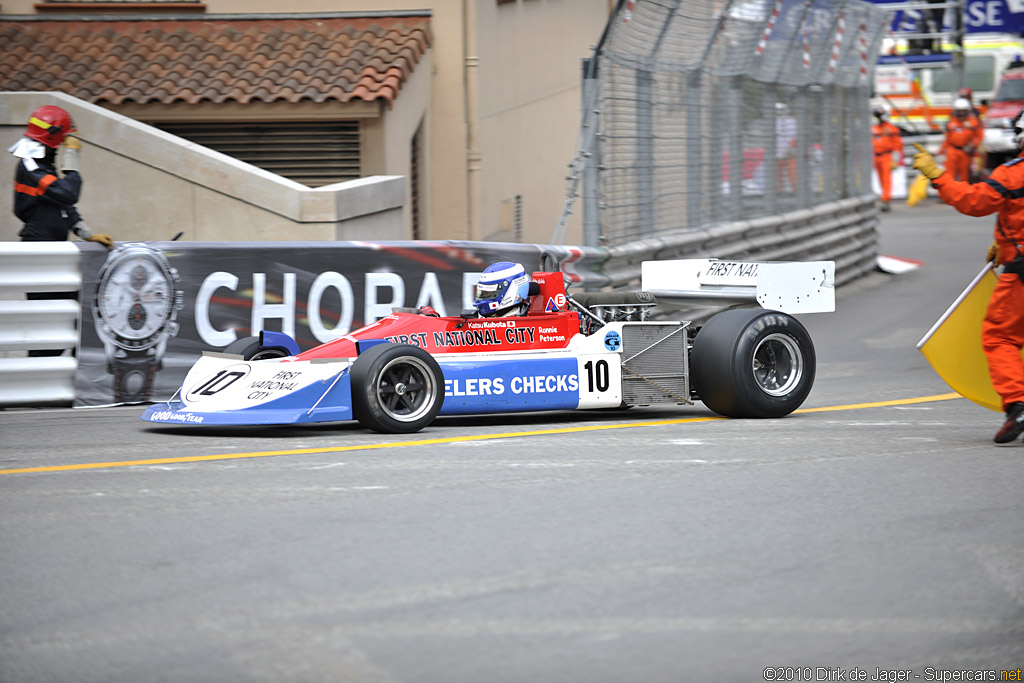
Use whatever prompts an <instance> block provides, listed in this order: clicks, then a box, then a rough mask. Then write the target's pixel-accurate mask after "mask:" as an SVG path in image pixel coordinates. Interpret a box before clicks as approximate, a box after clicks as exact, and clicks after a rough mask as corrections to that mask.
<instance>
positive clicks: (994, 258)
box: [985, 242, 999, 267]
mask: <svg viewBox="0 0 1024 683" xmlns="http://www.w3.org/2000/svg"><path fill="white" fill-rule="evenodd" d="M985 260H986V261H991V262H992V265H993V267H997V266H999V245H998V244H997V243H995V242H993V243H992V245H991V246H990V247H989V248H988V251H987V252H985Z"/></svg>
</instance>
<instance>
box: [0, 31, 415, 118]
mask: <svg viewBox="0 0 1024 683" xmlns="http://www.w3.org/2000/svg"><path fill="white" fill-rule="evenodd" d="M0 44H3V46H4V49H3V50H2V51H0V90H8V91H10V90H58V91H61V92H65V93H67V94H69V95H74V96H76V97H80V98H82V99H84V100H87V101H90V102H93V103H111V104H121V103H123V102H133V103H140V104H145V103H149V102H163V103H170V102H174V101H183V102H188V103H195V102H199V101H203V100H206V101H211V102H230V101H234V102H241V103H248V102H274V101H279V100H284V101H287V102H299V101H302V100H309V101H314V102H326V101H331V100H334V101H339V102H347V101H349V100H353V99H363V100H367V101H373V100H377V99H382V100H384V101H385V102H386V103H387V105H388V106H389V107H390V106H391V105H392V103H393V102H394V100H395V98H397V97H398V93H399V91H400V90H401V88H402V85H403V84H404V83H405V81H407V80H408V79H409V77H410V75H411V74H412V71H413V69H414V68H415V66H416V64H418V63H419V60H420V59H421V58H422V57H423V54H424V53H425V52H426V50H427V49H428V48H429V47H430V22H429V18H428V17H425V16H404V17H403V16H395V17H374V18H358V17H355V18H353V17H347V18H338V17H329V18H324V17H320V18H316V17H313V18H305V17H304V18H295V19H245V18H234V17H232V18H225V17H217V16H214V15H211V16H206V17H203V18H197V19H181V18H175V19H167V20H162V19H152V20H148V19H147V20H138V21H136V20H132V21H128V20H124V19H96V20H93V19H83V20H81V21H70V22H69V21H49V20H41V21H0Z"/></svg>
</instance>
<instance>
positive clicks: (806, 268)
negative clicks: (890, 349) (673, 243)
mask: <svg viewBox="0 0 1024 683" xmlns="http://www.w3.org/2000/svg"><path fill="white" fill-rule="evenodd" d="M640 281H641V285H640V286H641V288H642V289H643V291H645V292H650V293H651V294H653V295H654V296H656V297H657V298H658V299H659V300H668V301H673V302H677V303H680V302H686V301H707V300H714V301H716V302H719V303H723V304H730V303H735V304H744V303H757V304H760V306H761V307H762V308H767V309H771V310H774V311H782V312H783V313H830V312H832V311H834V310H836V296H835V294H836V287H835V283H836V264H835V262H834V261H808V262H795V261H794V262H765V263H758V262H754V261H720V260H718V259H683V260H677V261H644V262H643V263H642V264H641V266H640Z"/></svg>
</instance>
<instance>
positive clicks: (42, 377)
mask: <svg viewBox="0 0 1024 683" xmlns="http://www.w3.org/2000/svg"><path fill="white" fill-rule="evenodd" d="M877 222H878V221H877V209H876V201H875V198H874V197H873V196H864V197H860V198H854V199H846V200H842V201H838V202H833V203H830V204H827V205H822V206H819V207H816V208H814V209H807V210H801V211H795V212H792V213H790V214H785V215H781V216H774V217H770V218H759V219H754V220H749V221H739V222H736V223H730V224H724V225H718V226H714V227H711V228H708V229H705V230H696V231H689V232H684V233H680V234H678V235H673V236H660V237H658V238H651V239H647V240H642V241H637V242H633V243H631V244H628V245H622V246H617V247H614V248H611V249H603V248H590V247H586V248H581V247H562V246H556V247H551V246H547V245H524V244H497V243H480V242H476V243H474V242H443V243H439V242H430V243H426V242H424V243H416V242H402V243H383V242H382V243H376V244H372V243H365V244H363V245H362V246H361V248H365V249H389V248H393V249H395V250H401V251H404V252H410V251H412V252H415V251H416V250H422V251H423V252H424V253H423V257H424V259H429V257H430V255H429V253H428V251H429V252H436V251H437V249H438V248H439V246H441V247H450V248H451V249H453V250H461V251H463V252H466V253H469V254H475V255H477V256H478V257H479V258H481V259H483V261H484V262H489V261H495V260H503V259H509V260H517V261H521V262H522V263H523V264H524V265H525V266H526V267H527V269H528V270H532V269H539V268H540V265H539V261H540V260H541V258H542V257H543V255H544V254H546V253H551V254H552V255H553V256H554V257H555V258H556V259H559V260H563V261H566V262H567V264H566V266H565V268H566V270H567V271H569V272H570V273H571V275H572V277H573V279H575V280H576V282H577V285H576V286H577V287H578V288H580V289H589V290H596V289H609V288H610V289H618V288H627V289H629V288H636V287H638V286H639V281H640V264H641V263H642V262H643V261H645V260H667V259H679V258H707V257H715V258H722V259H735V260H750V261H818V260H832V261H835V262H836V285H837V286H840V285H842V284H845V283H848V282H850V281H852V280H855V279H856V278H858V277H860V276H861V275H864V274H865V273H867V272H869V271H871V270H873V269H874V268H875V260H876V256H877V247H878V232H877V229H876V226H877ZM262 244H263V246H264V247H266V246H271V245H267V243H262ZM354 244H355V243H344V244H342V243H330V242H326V243H318V247H317V248H318V249H331V248H332V246H333V247H335V248H345V249H349V250H351V249H352V248H353V245H354ZM242 246H244V245H241V244H237V243H217V244H216V248H223V249H225V250H232V249H238V248H240V247H242ZM282 246H286V245H285V244H282ZM84 248H85V249H89V250H97V249H102V247H99V246H98V245H94V244H89V245H86V246H85V247H84ZM81 254H82V252H81V251H80V249H79V247H78V246H76V244H72V243H14V242H0V406H16V405H21V406H26V405H29V406H31V405H70V404H71V403H72V402H73V401H74V399H75V391H74V386H75V385H74V379H75V372H76V368H77V363H76V357H75V356H72V355H71V352H70V351H69V350H70V349H74V348H75V347H76V345H77V344H78V342H79V333H78V331H79V330H80V327H81V326H80V325H79V317H80V313H79V303H78V302H77V301H73V300H71V299H65V300H60V299H57V300H26V299H25V295H26V294H27V293H29V292H62V291H72V292H76V293H78V292H79V291H80V289H81V286H82V274H81V272H80V268H81V265H80V264H81V261H82V258H81ZM715 311H716V309H715V308H714V307H704V308H702V309H697V310H690V311H687V313H686V314H685V317H686V318H687V319H690V320H695V321H701V320H703V319H706V317H707V316H708V315H711V314H712V313H714V312H715ZM662 312H665V311H664V310H662ZM76 328H77V329H76ZM32 349H56V350H63V351H64V355H62V356H57V357H26V352H27V351H28V350H32Z"/></svg>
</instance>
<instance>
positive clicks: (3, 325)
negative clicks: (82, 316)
mask: <svg viewBox="0 0 1024 683" xmlns="http://www.w3.org/2000/svg"><path fill="white" fill-rule="evenodd" d="M79 260H80V252H79V250H78V248H77V247H76V246H75V245H73V244H71V243H68V242H63V243H60V242H58V243H54V242H3V243H0V356H2V357H0V405H53V404H57V405H67V404H70V403H71V402H72V399H73V398H74V376H75V367H76V362H75V358H74V357H73V356H72V355H70V352H69V350H73V349H74V348H75V346H76V344H77V341H78V318H79V305H78V301H76V300H74V299H26V298H25V295H26V294H35V293H54V292H73V293H74V294H75V295H77V293H78V291H79V289H80V287H81V284H82V275H81V271H80V269H79ZM69 296H70V295H69ZM44 349H45V350H56V351H63V352H64V355H61V356H51V357H26V355H25V353H26V352H27V351H30V350H44Z"/></svg>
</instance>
